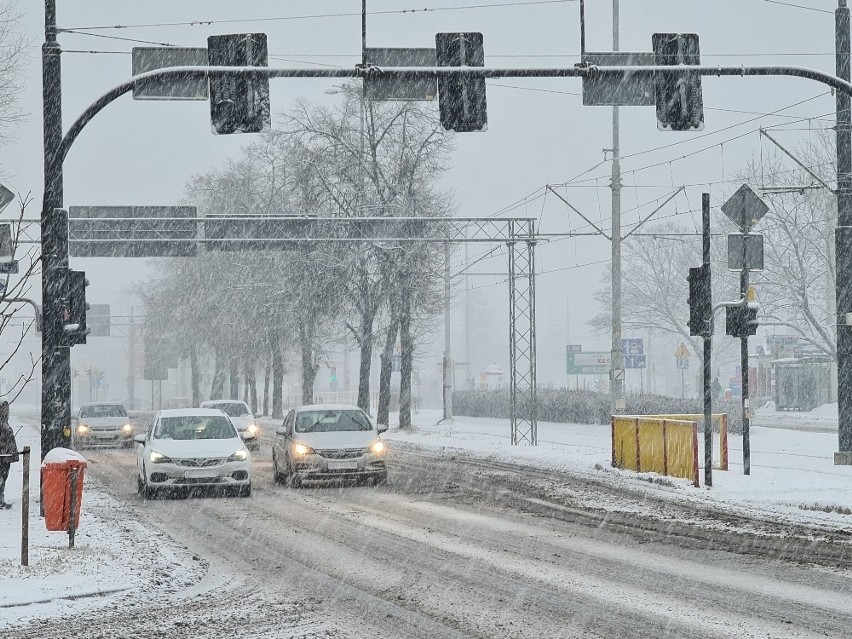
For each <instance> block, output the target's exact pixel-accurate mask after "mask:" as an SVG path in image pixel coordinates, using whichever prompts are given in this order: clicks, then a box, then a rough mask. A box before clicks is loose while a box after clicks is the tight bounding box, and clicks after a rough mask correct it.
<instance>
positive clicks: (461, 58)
mask: <svg viewBox="0 0 852 639" xmlns="http://www.w3.org/2000/svg"><path fill="white" fill-rule="evenodd" d="M435 55H436V62H437V63H438V66H439V67H483V66H485V49H484V46H483V40H482V34H481V33H438V34H436V35H435ZM438 108H439V110H440V112H441V125H442V126H443V127H444V128H445V129H447V130H448V131H458V132H459V133H466V132H469V131H484V130H485V129H486V128H487V127H488V114H487V111H486V104H485V78H474V77H471V76H467V75H461V74H453V75H451V76H438Z"/></svg>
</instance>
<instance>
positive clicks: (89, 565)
mask: <svg viewBox="0 0 852 639" xmlns="http://www.w3.org/2000/svg"><path fill="white" fill-rule="evenodd" d="M20 421H21V420H19V419H15V416H14V414H13V416H12V422H13V425H14V426H13V427H14V428H16V429H17V425H18V424H20ZM17 441H18V448H19V449H23V447H24V446H30V448H31V449H32V457H31V469H30V522H29V526H30V547H29V566H27V567H22V566H21V565H20V550H21V489H22V485H21V482H22V477H23V472H22V471H23V469H22V466H23V464H22V463H20V462H19V463H17V464H13V465H12V471H11V473H10V476H9V480H8V482H7V483H6V500H7V501H9V502H11V503H12V504H13V507H12V509H11V510H3V511H0V631H2V629H3V628H6V627H9V626H10V625H14V624H15V623H17V622H23V621H27V620H31V619H44V618H47V617H62V616H71V615H74V614H77V613H80V612H83V611H86V612H91V611H92V610H93V609H95V608H98V607H101V606H106V605H108V604H110V603H113V602H116V601H119V600H120V599H122V598H124V599H126V598H127V597H128V596H129V597H131V598H134V599H135V598H136V597H137V596H139V593H140V592H141V591H144V590H146V589H147V588H148V587H149V586H150V585H152V584H154V583H155V582H156V583H160V584H162V585H160V586H157V587H158V589H159V591H160V592H161V593H167V592H178V591H180V590H182V589H183V588H186V587H187V586H189V585H190V584H192V583H195V582H197V581H198V580H199V579H200V578H201V577H202V576H203V575H204V573H205V571H206V566H205V565H204V564H203V563H202V562H198V561H194V560H193V558H192V556H191V555H190V554H189V553H188V552H187V551H186V549H183V548H180V547H178V546H176V545H174V544H172V543H171V542H170V541H168V540H167V539H166V538H165V537H163V536H162V535H161V534H160V533H155V532H153V531H150V530H148V529H147V528H145V527H144V526H142V525H141V524H139V523H138V522H137V521H136V516H135V515H134V513H133V512H132V511H131V509H130V508H129V507H128V506H126V505H124V504H122V503H120V502H118V501H117V500H115V499H113V498H112V497H110V496H109V495H108V494H106V493H105V492H104V491H103V490H101V489H99V488H98V486H97V485H96V484H94V483H93V482H91V481H89V479H88V478H87V479H86V481H85V483H84V492H83V506H82V510H81V517H80V527H79V529H78V530H77V534H76V538H75V548H74V549H73V550H69V548H68V535H67V533H63V532H47V531H46V530H45V526H44V519H42V518H41V517H39V503H38V495H39V467H40V464H41V460H40V454H39V450H40V448H39V436H38V430H37V426H34V425H32V424H26V425H25V426H24V427H23V428H22V429H21V431H20V432H19V433H18V435H17ZM0 634H2V632H0Z"/></svg>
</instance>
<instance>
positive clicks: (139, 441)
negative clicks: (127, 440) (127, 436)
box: [133, 435, 145, 445]
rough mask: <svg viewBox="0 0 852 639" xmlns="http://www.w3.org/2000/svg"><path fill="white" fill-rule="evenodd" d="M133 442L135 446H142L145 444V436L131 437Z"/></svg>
mask: <svg viewBox="0 0 852 639" xmlns="http://www.w3.org/2000/svg"><path fill="white" fill-rule="evenodd" d="M133 441H135V442H136V443H137V444H143V445H144V444H145V435H135V436H134V437H133Z"/></svg>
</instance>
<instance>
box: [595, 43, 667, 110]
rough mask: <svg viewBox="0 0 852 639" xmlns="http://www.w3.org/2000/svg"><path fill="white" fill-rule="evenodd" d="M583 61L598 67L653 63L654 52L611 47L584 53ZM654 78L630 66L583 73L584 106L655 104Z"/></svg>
mask: <svg viewBox="0 0 852 639" xmlns="http://www.w3.org/2000/svg"><path fill="white" fill-rule="evenodd" d="M582 59H583V62H584V63H588V64H592V65H595V66H598V67H627V66H631V67H635V66H653V64H654V54H653V53H651V52H647V53H645V52H639V53H637V52H628V51H608V52H603V53H584V54H583V57H582ZM654 100H655V95H654V78H653V77H652V76H650V75H636V74H635V73H631V72H630V71H629V70H627V69H625V70H624V71H618V72H616V73H612V72H606V73H603V72H598V73H593V74H591V75H589V76H583V104H584V105H585V106H654Z"/></svg>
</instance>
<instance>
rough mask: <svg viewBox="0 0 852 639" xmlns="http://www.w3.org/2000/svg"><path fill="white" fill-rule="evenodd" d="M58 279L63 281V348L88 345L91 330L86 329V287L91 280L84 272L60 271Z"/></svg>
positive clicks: (87, 308) (61, 341)
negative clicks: (87, 338)
mask: <svg viewBox="0 0 852 639" xmlns="http://www.w3.org/2000/svg"><path fill="white" fill-rule="evenodd" d="M58 278H60V280H61V287H62V288H61V290H62V291H63V294H62V314H61V318H60V319H61V321H60V327H59V343H60V345H61V346H76V345H77V344H85V343H86V335H88V334H89V329H88V328H87V327H86V311H88V310H89V305H88V304H87V303H86V287H87V286H88V285H89V280H87V279H86V274H85V273H84V272H83V271H72V270H71V269H68V268H63V269H60V271H59V273H58Z"/></svg>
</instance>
